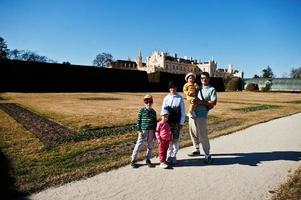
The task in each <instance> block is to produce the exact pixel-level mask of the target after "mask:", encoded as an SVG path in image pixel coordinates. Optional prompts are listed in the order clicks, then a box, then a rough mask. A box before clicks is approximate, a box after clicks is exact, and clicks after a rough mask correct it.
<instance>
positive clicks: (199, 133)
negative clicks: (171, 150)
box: [189, 72, 217, 164]
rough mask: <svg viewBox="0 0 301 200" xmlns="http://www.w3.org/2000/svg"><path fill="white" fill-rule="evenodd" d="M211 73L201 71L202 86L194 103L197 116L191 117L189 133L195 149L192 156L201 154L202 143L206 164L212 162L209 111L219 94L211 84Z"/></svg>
mask: <svg viewBox="0 0 301 200" xmlns="http://www.w3.org/2000/svg"><path fill="white" fill-rule="evenodd" d="M209 78H210V77H209V73H208V72H202V73H201V82H202V88H201V89H200V90H199V92H198V95H197V97H198V98H196V99H194V100H192V103H194V104H196V105H197V107H196V111H195V112H196V116H197V117H196V118H191V117H190V118H189V134H190V137H191V140H192V143H193V146H194V148H195V150H194V151H193V152H192V153H191V154H189V155H190V156H196V155H200V150H199V144H200V143H201V144H202V147H203V150H204V153H205V159H204V163H205V164H210V163H211V162H212V158H211V155H210V143H209V138H208V130H207V123H208V111H209V109H211V108H212V107H213V106H215V105H216V102H217V95H216V91H215V89H214V87H211V86H210V85H209Z"/></svg>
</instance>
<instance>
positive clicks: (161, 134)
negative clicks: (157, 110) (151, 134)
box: [156, 120, 172, 141]
mask: <svg viewBox="0 0 301 200" xmlns="http://www.w3.org/2000/svg"><path fill="white" fill-rule="evenodd" d="M156 138H157V139H158V140H166V141H171V140H172V134H171V130H170V126H169V124H168V123H167V122H164V121H163V120H161V121H159V122H158V123H157V128H156Z"/></svg>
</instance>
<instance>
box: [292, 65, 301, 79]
mask: <svg viewBox="0 0 301 200" xmlns="http://www.w3.org/2000/svg"><path fill="white" fill-rule="evenodd" d="M290 77H291V78H301V67H299V68H296V69H295V68H293V69H292V71H291V73H290Z"/></svg>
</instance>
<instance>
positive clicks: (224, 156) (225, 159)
mask: <svg viewBox="0 0 301 200" xmlns="http://www.w3.org/2000/svg"><path fill="white" fill-rule="evenodd" d="M203 158H204V156H199V157H194V158H191V159H182V160H178V163H177V165H176V166H175V167H189V166H205V164H204V163H203ZM212 158H213V162H212V163H211V164H210V165H234V164H239V165H248V166H258V164H261V163H262V162H266V161H277V160H287V161H300V160H301V152H300V151H272V152H256V153H220V154H212Z"/></svg>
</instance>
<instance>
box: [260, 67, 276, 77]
mask: <svg viewBox="0 0 301 200" xmlns="http://www.w3.org/2000/svg"><path fill="white" fill-rule="evenodd" d="M262 77H263V78H274V74H273V71H272V69H271V68H270V66H267V68H265V69H263V70H262Z"/></svg>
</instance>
